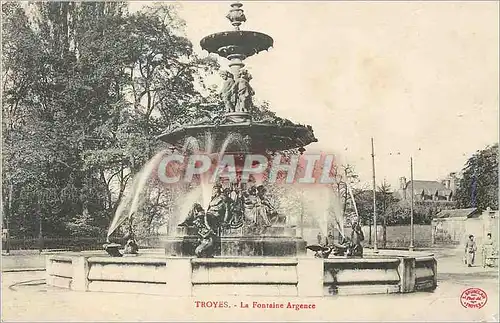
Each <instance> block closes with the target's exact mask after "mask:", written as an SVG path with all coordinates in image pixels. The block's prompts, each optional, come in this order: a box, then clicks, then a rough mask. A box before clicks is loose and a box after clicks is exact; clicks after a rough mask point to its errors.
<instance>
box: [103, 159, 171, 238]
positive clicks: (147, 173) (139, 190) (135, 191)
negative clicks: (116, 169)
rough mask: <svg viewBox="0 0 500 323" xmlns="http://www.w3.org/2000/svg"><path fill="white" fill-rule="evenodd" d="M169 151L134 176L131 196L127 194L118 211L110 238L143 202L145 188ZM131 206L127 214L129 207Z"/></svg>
mask: <svg viewBox="0 0 500 323" xmlns="http://www.w3.org/2000/svg"><path fill="white" fill-rule="evenodd" d="M167 151H168V150H162V151H160V152H159V153H157V154H156V155H155V156H154V157H153V158H151V159H150V160H149V161H148V162H147V163H146V165H144V166H143V167H142V168H141V170H140V171H139V172H138V173H137V174H136V175H135V176H134V178H133V182H132V187H131V191H130V194H126V196H125V197H124V199H123V200H122V201H121V203H120V205H118V208H117V209H116V212H115V216H114V217H113V221H112V222H111V225H110V226H109V229H108V235H107V237H108V238H109V237H110V236H111V235H112V234H113V232H115V230H116V229H117V228H118V227H119V226H120V225H121V224H122V223H123V222H124V221H125V220H126V219H128V218H130V217H131V216H132V215H133V214H134V213H135V212H137V209H138V208H139V205H140V204H141V202H142V197H143V194H144V187H145V186H146V184H147V182H148V180H149V178H150V177H151V174H152V173H153V171H154V170H155V168H156V167H157V165H158V163H159V162H160V160H161V158H162V157H163V156H164V154H165V153H166V152H167ZM128 206H130V208H129V209H128V212H127V207H128Z"/></svg>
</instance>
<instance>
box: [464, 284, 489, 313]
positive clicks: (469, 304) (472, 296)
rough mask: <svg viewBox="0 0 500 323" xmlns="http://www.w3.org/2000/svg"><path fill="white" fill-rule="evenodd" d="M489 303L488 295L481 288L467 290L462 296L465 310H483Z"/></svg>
mask: <svg viewBox="0 0 500 323" xmlns="http://www.w3.org/2000/svg"><path fill="white" fill-rule="evenodd" d="M487 301H488V295H487V294H486V292H485V291H484V290H482V289H481V288H467V289H466V290H464V291H463V292H462V295H461V296H460V303H461V304H462V306H463V307H465V308H478V309H479V308H482V307H483V306H484V305H486V302H487Z"/></svg>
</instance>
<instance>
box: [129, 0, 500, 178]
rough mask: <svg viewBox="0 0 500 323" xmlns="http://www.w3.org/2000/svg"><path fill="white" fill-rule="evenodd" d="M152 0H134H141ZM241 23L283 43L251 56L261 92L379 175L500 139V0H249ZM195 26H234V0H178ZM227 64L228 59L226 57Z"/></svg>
mask: <svg viewBox="0 0 500 323" xmlns="http://www.w3.org/2000/svg"><path fill="white" fill-rule="evenodd" d="M146 3H147V2H136V3H131V8H132V9H137V8H139V7H140V6H142V5H144V4H146ZM242 3H243V9H244V10H245V15H246V17H247V22H246V23H245V24H243V25H242V27H241V29H242V30H254V31H259V32H264V33H266V34H268V35H270V36H271V37H273V39H274V47H273V48H272V50H270V51H268V52H262V53H260V54H258V55H255V56H252V57H250V58H248V59H247V60H245V63H246V68H247V69H248V70H249V71H250V73H251V74H252V76H253V79H252V83H251V84H252V86H253V87H254V89H255V92H256V97H258V99H259V100H267V101H269V102H270V103H271V109H272V110H274V111H275V112H276V113H277V114H278V115H279V116H280V117H284V118H288V119H290V120H292V121H294V122H297V123H301V124H309V125H311V126H312V127H313V129H314V133H315V135H316V137H317V138H318V140H319V141H318V143H314V144H311V145H310V146H307V147H306V149H309V148H310V149H320V150H323V151H326V152H333V153H336V154H337V155H338V156H340V159H341V161H343V162H345V163H350V164H353V165H354V166H355V169H356V171H357V173H358V174H359V176H360V179H361V181H362V183H361V185H363V184H364V185H368V186H369V185H371V181H372V160H371V138H374V147H375V169H376V182H377V185H379V184H380V183H381V182H382V181H383V180H386V181H387V182H388V183H389V184H391V185H392V187H393V188H397V187H398V185H399V184H398V183H399V178H400V177H403V176H404V177H406V178H409V177H410V162H409V160H410V156H412V157H413V160H414V179H420V180H440V179H442V178H444V177H446V175H447V174H448V173H450V172H459V171H460V170H461V169H462V167H463V166H464V164H465V162H466V161H467V159H468V158H469V157H470V156H472V154H473V153H474V152H476V151H477V150H480V149H483V148H485V147H486V146H487V145H490V144H493V143H495V142H498V118H499V114H498V89H499V84H498V83H499V66H498V64H499V61H498V59H499V55H498V54H499V53H498V51H499V34H498V32H499V28H498V27H499V3H498V2H496V1H490V2H480V1H469V2H430V1H429V2H417V1H411V2H379V1H373V2H361V1H360V2H355V1H349V2H340V1H335V2H333V1H332V2H329V1H322V2H321V1H318V2H314V1H307V2H306V1H294V2H288V1H274V2H261V1H243V2H242ZM179 4H180V8H179V14H180V16H181V17H182V18H183V19H184V20H185V21H186V23H187V29H186V35H187V37H188V38H189V39H190V40H191V41H192V42H193V44H194V47H195V51H196V52H197V53H199V54H200V55H208V53H207V52H204V51H203V50H202V49H201V48H200V45H199V42H200V40H201V39H202V38H203V37H205V36H207V35H209V34H211V33H215V32H220V31H226V30H231V29H232V26H231V25H230V23H229V21H228V20H227V19H226V18H225V16H226V14H227V12H228V9H229V5H230V2H218V1H203V2H197V1H186V2H179ZM219 61H220V63H221V64H222V66H223V67H227V60H225V59H223V58H220V59H219Z"/></svg>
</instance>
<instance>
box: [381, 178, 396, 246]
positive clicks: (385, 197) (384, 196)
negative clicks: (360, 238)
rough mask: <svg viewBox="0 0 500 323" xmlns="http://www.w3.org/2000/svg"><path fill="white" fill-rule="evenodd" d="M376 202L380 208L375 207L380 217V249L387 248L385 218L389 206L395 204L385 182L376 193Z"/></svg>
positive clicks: (389, 188) (394, 199)
mask: <svg viewBox="0 0 500 323" xmlns="http://www.w3.org/2000/svg"><path fill="white" fill-rule="evenodd" d="M376 195H378V196H377V201H378V202H379V204H380V206H377V209H378V210H379V213H380V215H381V217H382V248H385V247H386V246H387V218H388V217H389V214H390V210H391V206H392V205H393V204H394V203H396V202H397V199H396V198H395V197H394V195H393V192H392V191H391V185H389V184H388V183H387V182H386V181H385V180H384V182H383V183H382V184H381V185H380V186H379V187H378V192H377V193H376Z"/></svg>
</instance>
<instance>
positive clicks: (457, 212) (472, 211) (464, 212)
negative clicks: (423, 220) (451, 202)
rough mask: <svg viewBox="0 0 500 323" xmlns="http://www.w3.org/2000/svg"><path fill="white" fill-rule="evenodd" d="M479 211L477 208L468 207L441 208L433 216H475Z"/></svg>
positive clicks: (439, 217)
mask: <svg viewBox="0 0 500 323" xmlns="http://www.w3.org/2000/svg"><path fill="white" fill-rule="evenodd" d="M480 213H481V212H478V209H477V208H469V209H454V210H443V211H441V212H439V213H438V214H436V215H435V216H434V218H437V219H445V218H476V217H478V216H479V214H480Z"/></svg>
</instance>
